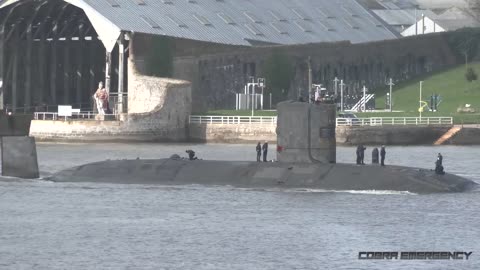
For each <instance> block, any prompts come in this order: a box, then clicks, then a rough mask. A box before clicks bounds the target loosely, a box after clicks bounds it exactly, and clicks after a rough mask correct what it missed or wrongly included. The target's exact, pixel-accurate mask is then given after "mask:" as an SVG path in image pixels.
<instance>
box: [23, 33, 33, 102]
mask: <svg viewBox="0 0 480 270" xmlns="http://www.w3.org/2000/svg"><path fill="white" fill-rule="evenodd" d="M26 37H27V40H26V49H27V51H26V56H25V67H24V70H25V89H24V90H25V96H24V97H25V98H24V104H23V105H24V107H25V108H24V111H28V110H29V109H30V108H29V107H30V106H31V105H32V69H33V65H32V50H33V48H32V47H33V33H32V25H31V24H30V25H29V26H27V35H26Z"/></svg>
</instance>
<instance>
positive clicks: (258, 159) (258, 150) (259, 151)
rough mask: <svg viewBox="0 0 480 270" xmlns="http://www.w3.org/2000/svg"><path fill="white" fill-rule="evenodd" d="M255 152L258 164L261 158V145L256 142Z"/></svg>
mask: <svg viewBox="0 0 480 270" xmlns="http://www.w3.org/2000/svg"><path fill="white" fill-rule="evenodd" d="M256 150H257V162H260V157H261V156H262V145H261V144H260V142H258V144H257V148H256Z"/></svg>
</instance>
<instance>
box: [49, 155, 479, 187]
mask: <svg viewBox="0 0 480 270" xmlns="http://www.w3.org/2000/svg"><path fill="white" fill-rule="evenodd" d="M49 180H52V181H57V182H101V183H120V184H160V185H185V184H201V185H230V186H234V187H246V188H306V189H324V190H393V191H408V192H413V193H437V192H462V191H466V190H468V189H471V188H472V187H473V186H475V185H476V183H475V182H473V181H470V180H468V179H465V178H462V177H459V176H456V175H452V174H445V175H437V174H435V172H434V171H431V170H425V169H418V168H409V167H400V166H385V167H381V166H373V165H363V166H359V165H352V164H315V163H307V164H303V163H302V164H300V163H280V162H239V161H207V160H194V161H190V160H184V159H179V160H175V159H156V160H109V161H103V162H96V163H91V164H86V165H82V166H78V167H74V168H71V169H67V170H64V171H61V172H58V173H56V174H55V175H53V176H51V177H50V178H49Z"/></svg>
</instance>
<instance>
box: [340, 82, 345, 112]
mask: <svg viewBox="0 0 480 270" xmlns="http://www.w3.org/2000/svg"><path fill="white" fill-rule="evenodd" d="M344 86H345V84H344V83H343V80H340V111H341V112H343V87H344Z"/></svg>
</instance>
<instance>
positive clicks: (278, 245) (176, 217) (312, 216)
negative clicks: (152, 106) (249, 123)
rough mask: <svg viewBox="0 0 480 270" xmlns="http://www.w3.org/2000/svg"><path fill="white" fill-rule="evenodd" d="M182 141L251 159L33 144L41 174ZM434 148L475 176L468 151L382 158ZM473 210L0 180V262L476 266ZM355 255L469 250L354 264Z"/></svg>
mask: <svg viewBox="0 0 480 270" xmlns="http://www.w3.org/2000/svg"><path fill="white" fill-rule="evenodd" d="M189 148H191V149H194V150H195V151H196V152H197V154H198V156H199V157H200V158H204V159H224V160H254V159H255V146H254V145H253V146H245V145H173V144H172V145H161V144H158V145H155V144H136V145H127V144H74V145H68V144H39V145H38V151H39V161H40V169H41V171H42V175H43V176H47V175H49V174H51V173H53V172H55V171H58V170H61V169H64V168H68V167H71V166H75V165H80V164H83V163H88V162H93V161H99V160H105V159H120V158H137V157H139V158H163V157H169V156H170V155H171V154H173V153H179V154H181V155H183V156H185V155H186V154H185V150H186V149H189ZM271 149H275V148H274V146H271ZM370 150H371V148H369V149H367V151H370ZM438 152H441V153H442V154H443V156H444V165H445V169H446V171H448V172H452V173H457V174H460V175H462V176H465V177H468V178H470V179H473V180H475V181H477V182H480V165H479V160H480V158H479V153H480V147H476V146H475V147H455V146H445V147H389V148H388V149H387V163H389V164H392V163H395V164H396V165H407V166H416V167H422V168H433V163H434V161H435V158H436V154H437V153H438ZM337 154H338V161H339V162H348V163H352V162H353V161H354V149H353V148H349V147H340V148H338V151H337ZM369 156H370V155H367V157H369ZM272 158H274V157H272ZM479 208H480V192H479V191H477V190H476V191H473V192H468V193H459V194H435V195H409V194H407V193H395V192H379V191H364V192H356V193H348V192H325V191H318V190H303V191H298V190H297V191H281V190H273V189H272V190H252V189H236V188H232V187H204V186H178V187H175V186H174V187H163V186H143V185H112V184H95V183H51V182H45V181H38V180H37V181H19V180H15V179H11V181H3V182H0V269H480V241H479V240H480V217H479V214H478V213H479V212H480V211H479V210H478V209H479ZM359 251H473V255H472V256H471V257H470V260H468V261H401V260H398V261H359V260H358V259H357V256H358V252H359Z"/></svg>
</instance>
